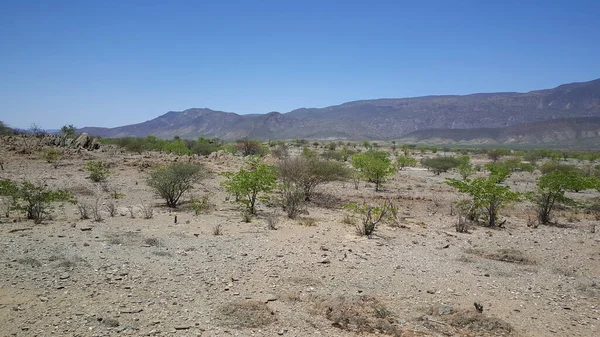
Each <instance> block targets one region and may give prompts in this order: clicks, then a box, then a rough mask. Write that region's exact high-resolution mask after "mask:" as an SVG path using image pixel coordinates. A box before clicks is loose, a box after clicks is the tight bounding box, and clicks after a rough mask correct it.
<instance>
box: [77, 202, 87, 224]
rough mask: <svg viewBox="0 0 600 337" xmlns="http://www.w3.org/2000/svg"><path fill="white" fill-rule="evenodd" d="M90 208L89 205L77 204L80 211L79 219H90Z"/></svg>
mask: <svg viewBox="0 0 600 337" xmlns="http://www.w3.org/2000/svg"><path fill="white" fill-rule="evenodd" d="M89 209H90V206H89V205H87V204H81V203H80V204H77V210H78V211H79V218H80V219H81V220H86V219H89V218H90V211H89Z"/></svg>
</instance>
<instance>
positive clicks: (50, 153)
mask: <svg viewBox="0 0 600 337" xmlns="http://www.w3.org/2000/svg"><path fill="white" fill-rule="evenodd" d="M61 157H62V152H61V151H60V150H58V149H55V148H45V149H44V160H45V161H46V162H48V163H50V164H53V165H54V168H56V167H57V162H58V161H59V160H60V158H61Z"/></svg>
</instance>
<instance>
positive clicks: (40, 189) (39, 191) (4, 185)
mask: <svg viewBox="0 0 600 337" xmlns="http://www.w3.org/2000/svg"><path fill="white" fill-rule="evenodd" d="M0 195H3V196H9V197H11V198H12V200H13V202H12V204H11V208H12V209H15V210H18V211H23V212H25V214H26V215H27V219H32V220H33V221H34V222H35V223H36V224H39V223H41V222H42V220H43V219H44V217H45V216H46V215H47V214H48V210H49V208H50V204H51V203H53V202H59V201H67V202H70V203H73V204H74V203H76V201H75V200H74V199H73V197H72V195H71V193H69V192H68V191H65V190H47V189H46V188H45V187H44V186H41V185H35V184H33V183H30V182H23V183H21V184H19V185H17V184H15V183H13V182H12V181H10V180H0Z"/></svg>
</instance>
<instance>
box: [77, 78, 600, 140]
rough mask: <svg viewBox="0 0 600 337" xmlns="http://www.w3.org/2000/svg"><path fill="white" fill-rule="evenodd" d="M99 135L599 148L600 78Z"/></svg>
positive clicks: (206, 113) (210, 118)
mask: <svg viewBox="0 0 600 337" xmlns="http://www.w3.org/2000/svg"><path fill="white" fill-rule="evenodd" d="M79 131H80V132H87V133H90V134H93V135H97V136H101V137H127V136H135V137H144V136H147V135H155V136H157V137H162V138H172V137H174V136H176V135H178V136H180V137H182V138H196V137H199V136H202V137H208V138H214V137H216V138H221V139H225V140H235V139H239V138H244V137H248V138H253V139H263V140H264V139H297V138H304V139H350V140H385V139H407V140H414V141H427V140H429V141H438V142H472V143H482V142H488V143H489V142H491V143H494V142H499V143H507V142H509V143H530V144H537V143H547V144H555V143H556V144H559V143H560V144H567V145H569V144H571V145H573V144H591V145H595V144H599V143H600V79H597V80H593V81H589V82H580V83H570V84H564V85H561V86H558V87H556V88H554V89H546V90H538V91H531V92H528V93H516V92H505V93H480V94H472V95H462V96H458V95H445V96H425V97H414V98H390V99H373V100H363V101H355V102H348V103H344V104H340V105H336V106H330V107H326V108H320V109H317V108H310V109H306V108H302V109H297V110H294V111H291V112H288V113H283V114H282V113H279V112H270V113H267V114H252V115H239V114H236V113H231V112H223V111H214V110H211V109H188V110H185V111H181V112H176V111H170V112H168V113H166V114H164V115H162V116H159V117H157V118H155V119H152V120H149V121H146V122H143V123H139V124H133V125H126V126H121V127H116V128H97V127H86V128H83V129H80V130H79Z"/></svg>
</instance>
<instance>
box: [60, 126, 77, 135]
mask: <svg viewBox="0 0 600 337" xmlns="http://www.w3.org/2000/svg"><path fill="white" fill-rule="evenodd" d="M60 132H61V133H62V134H63V135H64V136H66V137H69V138H74V137H75V135H76V133H77V128H76V127H75V126H74V125H73V124H69V125H63V126H62V127H61V128H60Z"/></svg>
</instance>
